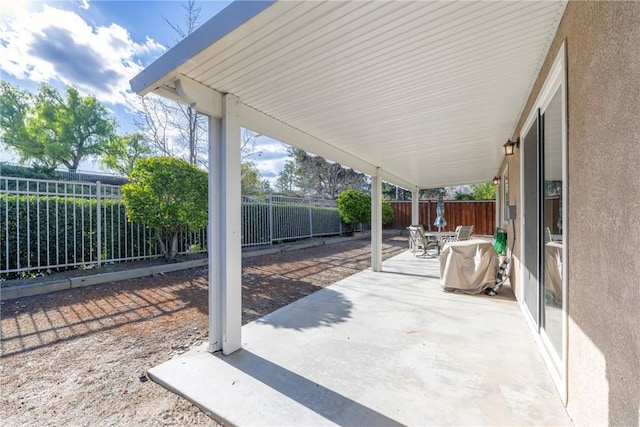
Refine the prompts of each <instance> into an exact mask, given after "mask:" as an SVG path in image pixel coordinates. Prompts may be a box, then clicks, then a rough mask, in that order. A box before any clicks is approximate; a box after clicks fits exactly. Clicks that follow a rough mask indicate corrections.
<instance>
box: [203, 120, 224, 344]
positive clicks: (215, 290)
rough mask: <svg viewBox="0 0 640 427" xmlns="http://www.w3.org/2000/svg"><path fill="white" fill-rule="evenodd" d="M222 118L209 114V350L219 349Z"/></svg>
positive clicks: (220, 320)
mask: <svg viewBox="0 0 640 427" xmlns="http://www.w3.org/2000/svg"><path fill="white" fill-rule="evenodd" d="M221 129H222V120H220V119H218V118H215V117H209V226H208V227H207V251H208V255H209V352H211V353H213V352H215V351H219V350H222V315H221V314H222V298H221V293H222V283H223V282H222V280H223V278H222V274H221V270H220V262H221V258H222V256H221V253H222V249H221V248H222V246H221V240H220V228H221V227H220V222H221V219H220V218H221V217H222V205H221V204H220V199H221V196H220V194H221V191H222V184H221V182H222V173H221V167H220V165H221V163H222V161H221V155H220V145H221V144H220V138H221V136H222V130H221Z"/></svg>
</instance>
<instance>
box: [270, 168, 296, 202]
mask: <svg viewBox="0 0 640 427" xmlns="http://www.w3.org/2000/svg"><path fill="white" fill-rule="evenodd" d="M295 181H296V165H295V164H294V163H293V161H292V160H287V161H285V163H284V167H283V168H282V170H281V171H280V173H278V178H276V183H275V186H276V190H277V191H279V192H280V193H284V194H290V193H292V192H293V190H294V189H295Z"/></svg>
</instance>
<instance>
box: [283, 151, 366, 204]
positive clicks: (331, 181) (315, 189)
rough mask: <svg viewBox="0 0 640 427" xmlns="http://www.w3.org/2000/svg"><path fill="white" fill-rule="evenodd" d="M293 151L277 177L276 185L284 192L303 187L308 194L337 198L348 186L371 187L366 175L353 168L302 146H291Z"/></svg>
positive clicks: (353, 187) (360, 188) (362, 188)
mask: <svg viewBox="0 0 640 427" xmlns="http://www.w3.org/2000/svg"><path fill="white" fill-rule="evenodd" d="M289 155H290V156H291V160H288V161H287V162H286V163H285V167H284V169H283V170H282V171H281V172H280V174H279V175H278V178H277V181H276V188H277V189H278V190H279V191H281V192H284V193H287V192H292V191H293V190H299V191H300V192H302V193H304V194H307V195H313V196H315V197H320V198H323V199H331V200H335V199H336V198H337V197H338V194H340V193H341V192H342V191H344V190H347V189H358V190H367V189H368V187H369V183H368V180H367V177H366V175H364V174H362V173H359V172H356V171H354V170H353V169H348V168H345V167H343V166H342V165H340V164H338V163H332V162H329V161H327V160H326V159H324V158H323V157H320V156H314V155H312V154H309V153H307V152H306V151H304V150H301V149H299V148H294V147H291V148H289Z"/></svg>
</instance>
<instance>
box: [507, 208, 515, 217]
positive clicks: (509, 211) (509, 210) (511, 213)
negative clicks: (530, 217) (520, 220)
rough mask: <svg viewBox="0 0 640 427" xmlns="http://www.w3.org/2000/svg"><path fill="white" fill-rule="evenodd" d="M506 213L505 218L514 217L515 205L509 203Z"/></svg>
mask: <svg viewBox="0 0 640 427" xmlns="http://www.w3.org/2000/svg"><path fill="white" fill-rule="evenodd" d="M507 215H509V217H508V218H507V219H513V220H515V219H516V205H509V209H508V210H507Z"/></svg>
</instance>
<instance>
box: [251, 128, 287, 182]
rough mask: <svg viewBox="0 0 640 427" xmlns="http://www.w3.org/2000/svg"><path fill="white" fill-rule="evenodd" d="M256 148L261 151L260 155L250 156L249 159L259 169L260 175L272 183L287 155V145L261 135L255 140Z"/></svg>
mask: <svg viewBox="0 0 640 427" xmlns="http://www.w3.org/2000/svg"><path fill="white" fill-rule="evenodd" d="M256 149H257V150H258V151H261V152H262V155H260V156H256V157H254V158H252V159H251V161H253V162H254V163H255V165H256V167H257V168H258V170H260V173H261V174H262V177H263V178H265V179H267V180H269V181H271V183H272V184H273V183H274V182H275V180H276V179H277V178H278V174H279V173H280V171H281V170H282V168H283V167H284V163H285V161H286V160H287V159H288V157H289V155H288V153H287V149H288V146H287V145H285V144H283V143H282V142H280V141H276V140H275V139H271V138H268V137H266V136H261V137H258V139H257V141H256Z"/></svg>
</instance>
